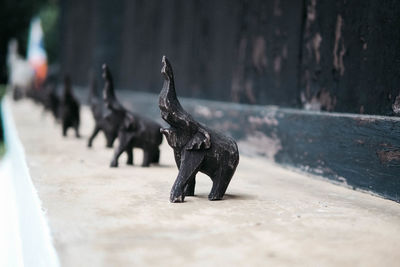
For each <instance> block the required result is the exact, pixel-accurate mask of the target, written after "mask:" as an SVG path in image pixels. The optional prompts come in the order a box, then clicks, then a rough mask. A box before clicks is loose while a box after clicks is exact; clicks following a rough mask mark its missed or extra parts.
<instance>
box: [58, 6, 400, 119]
mask: <svg viewBox="0 0 400 267" xmlns="http://www.w3.org/2000/svg"><path fill="white" fill-rule="evenodd" d="M61 8H62V14H61V23H62V26H61V28H62V48H61V56H62V68H63V71H65V72H69V73H71V74H72V78H73V79H74V81H75V83H76V84H78V85H86V84H87V80H88V73H89V69H90V68H94V69H95V70H96V71H97V72H98V73H100V66H101V64H102V63H103V62H107V63H108V64H109V65H110V66H111V68H112V70H113V71H114V73H115V80H116V86H117V87H120V88H129V89H132V90H136V91H147V92H154V93H158V92H159V90H160V86H161V79H160V76H159V71H160V60H161V56H162V55H163V54H166V55H167V56H168V57H169V58H170V59H171V61H172V62H173V64H174V68H175V73H176V76H177V77H176V78H177V87H178V88H180V91H181V92H182V93H181V94H182V95H183V96H188V97H198V98H206V99H213V100H223V101H233V102H240V103H250V104H275V105H280V106H287V107H303V108H307V109H317V110H318V109H322V110H328V111H338V112H354V113H369V114H383V115H396V114H395V112H394V111H396V110H398V111H399V112H400V96H399V101H398V102H399V103H398V106H397V104H396V103H395V101H396V96H397V95H399V93H400V77H399V70H400V49H399V47H400V30H399V28H400V16H399V15H398V14H400V2H399V1H397V0H391V1H374V0H359V1H345V0H340V1H321V0H320V1H318V0H304V1H289V0H270V1H265V0H240V1H239V0H238V1H231V0H201V1H200V0H169V1H161V0H160V1H157V0H115V1H107V0H97V1H95V0H86V1H84V0H63V1H61Z"/></svg>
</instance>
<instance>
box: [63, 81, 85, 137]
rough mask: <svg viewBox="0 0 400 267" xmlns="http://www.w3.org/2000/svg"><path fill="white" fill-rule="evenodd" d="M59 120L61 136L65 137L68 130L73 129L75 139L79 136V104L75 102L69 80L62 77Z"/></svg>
mask: <svg viewBox="0 0 400 267" xmlns="http://www.w3.org/2000/svg"><path fill="white" fill-rule="evenodd" d="M60 118H61V123H62V134H63V136H67V130H68V128H70V127H72V128H74V129H75V135H76V137H78V138H79V137H80V135H79V122H80V119H79V102H78V100H76V98H75V96H74V94H73V91H72V85H71V78H70V77H69V76H68V75H66V76H65V77H64V91H63V95H62V97H61V101H60Z"/></svg>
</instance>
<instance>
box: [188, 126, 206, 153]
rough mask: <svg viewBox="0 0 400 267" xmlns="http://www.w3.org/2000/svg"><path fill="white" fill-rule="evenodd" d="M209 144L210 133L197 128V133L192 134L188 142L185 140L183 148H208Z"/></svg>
mask: <svg viewBox="0 0 400 267" xmlns="http://www.w3.org/2000/svg"><path fill="white" fill-rule="evenodd" d="M210 146H211V137H210V134H209V133H208V132H207V131H206V130H204V129H199V130H198V131H197V133H195V134H194V135H193V136H192V138H191V139H190V140H189V142H187V144H186V146H185V149H186V150H200V149H209V148H210Z"/></svg>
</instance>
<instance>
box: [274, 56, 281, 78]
mask: <svg viewBox="0 0 400 267" xmlns="http://www.w3.org/2000/svg"><path fill="white" fill-rule="evenodd" d="M281 67H282V58H281V56H276V57H275V59H274V72H275V73H276V74H279V73H280V72H281Z"/></svg>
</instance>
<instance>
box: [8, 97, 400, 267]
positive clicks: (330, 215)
mask: <svg viewBox="0 0 400 267" xmlns="http://www.w3.org/2000/svg"><path fill="white" fill-rule="evenodd" d="M121 99H123V98H121ZM144 105H145V104H144ZM12 109H13V114H14V117H15V121H16V125H17V129H18V132H19V134H20V138H21V140H22V143H23V145H24V147H25V150H26V155H27V162H28V166H29V168H30V170H31V176H32V181H33V184H34V186H35V187H36V189H37V191H38V194H39V197H40V199H41V201H42V204H43V208H44V209H45V210H47V216H48V219H49V224H50V228H51V232H52V235H53V237H54V245H55V247H56V250H57V253H58V255H59V258H60V261H61V265H63V266H88V265H90V266H133V265H139V266H143V265H146V266H147V265H155V266H160V265H162V266H165V265H171V266H176V265H189V266H226V265H231V266H265V265H271V266H293V265H296V266H310V265H311V266H342V265H343V266H394V265H396V264H397V263H398V262H400V254H399V253H398V248H399V247H400V238H399V237H400V205H398V204H397V203H395V202H393V201H388V200H385V199H381V198H378V197H374V196H371V195H368V194H363V193H360V192H357V191H354V190H349V189H347V188H344V187H340V186H336V185H334V184H331V183H326V182H325V181H323V180H320V179H318V178H316V179H311V178H310V177H307V176H304V175H302V174H299V173H295V172H291V171H289V170H286V169H282V168H281V167H279V166H278V165H275V164H273V163H271V162H268V161H266V160H265V159H264V158H259V157H253V158H250V157H246V156H243V155H242V156H241V161H240V163H239V166H238V169H237V172H236V174H235V176H234V178H233V180H232V182H231V185H230V187H229V188H228V192H227V196H226V198H225V200H223V201H218V202H210V201H208V200H207V195H208V193H209V190H210V187H211V182H210V180H209V178H208V177H206V176H204V175H199V176H198V179H197V181H198V182H197V188H196V197H188V198H187V202H186V203H182V204H171V203H169V201H168V197H169V191H170V188H171V186H172V183H173V181H174V179H175V177H176V175H177V169H176V166H175V164H174V161H173V155H172V151H171V149H170V148H169V147H168V146H167V145H166V142H164V143H163V147H162V150H161V165H159V166H152V167H151V168H141V167H139V166H134V167H130V166H126V165H125V164H124V160H125V159H124V157H122V158H121V162H120V168H118V169H110V168H109V167H108V164H109V161H110V158H111V155H112V151H111V150H107V149H105V143H104V139H102V138H100V137H99V138H98V139H96V141H95V143H94V147H93V148H92V149H88V148H86V141H87V140H86V138H87V136H88V135H89V133H90V131H91V127H92V126H93V122H92V119H91V114H90V113H89V111H88V110H87V108H85V107H84V108H83V114H82V122H83V125H82V135H83V137H84V138H82V139H75V138H74V137H73V135H72V132H71V133H70V135H69V136H68V137H67V138H62V136H61V129H60V127H59V126H58V125H56V124H55V122H54V120H53V119H52V118H51V117H50V115H48V114H43V113H42V111H41V109H39V108H38V107H37V106H35V105H34V104H32V103H31V102H27V101H23V102H18V103H13V106H12ZM140 160H141V153H140V152H139V151H135V163H138V162H140Z"/></svg>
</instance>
